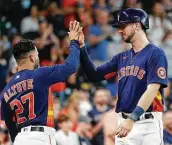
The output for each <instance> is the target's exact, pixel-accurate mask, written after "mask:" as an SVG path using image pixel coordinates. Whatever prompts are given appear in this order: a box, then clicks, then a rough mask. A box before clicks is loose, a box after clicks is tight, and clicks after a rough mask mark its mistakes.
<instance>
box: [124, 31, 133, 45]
mask: <svg viewBox="0 0 172 145" xmlns="http://www.w3.org/2000/svg"><path fill="white" fill-rule="evenodd" d="M134 35H135V31H133V33H131V35H130V36H128V38H127V39H126V40H124V41H125V42H126V43H131V39H132V38H133V36H134Z"/></svg>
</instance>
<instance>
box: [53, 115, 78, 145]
mask: <svg viewBox="0 0 172 145" xmlns="http://www.w3.org/2000/svg"><path fill="white" fill-rule="evenodd" d="M58 125H59V128H60V129H59V130H58V131H57V132H56V133H55V138H56V141H57V144H58V145H67V144H70V145H79V137H78V135H77V134H76V133H75V132H72V131H71V127H72V123H71V120H70V118H69V117H68V116H67V115H64V114H63V115H60V116H59V118H58Z"/></svg>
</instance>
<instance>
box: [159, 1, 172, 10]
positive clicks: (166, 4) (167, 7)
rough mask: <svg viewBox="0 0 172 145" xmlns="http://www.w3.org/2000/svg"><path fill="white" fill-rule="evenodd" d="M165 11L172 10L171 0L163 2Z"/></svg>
mask: <svg viewBox="0 0 172 145" xmlns="http://www.w3.org/2000/svg"><path fill="white" fill-rule="evenodd" d="M161 1H162V3H163V6H164V8H165V10H170V9H171V10H172V1H171V0H161Z"/></svg>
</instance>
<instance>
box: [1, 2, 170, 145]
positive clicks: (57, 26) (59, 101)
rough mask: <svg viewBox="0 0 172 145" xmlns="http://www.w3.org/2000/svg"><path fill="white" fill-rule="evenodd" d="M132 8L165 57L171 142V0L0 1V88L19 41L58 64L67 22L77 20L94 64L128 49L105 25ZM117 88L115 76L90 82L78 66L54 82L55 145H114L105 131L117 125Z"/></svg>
mask: <svg viewBox="0 0 172 145" xmlns="http://www.w3.org/2000/svg"><path fill="white" fill-rule="evenodd" d="M133 7H137V8H143V9H144V10H145V11H146V12H147V13H148V14H149V23H150V29H149V30H148V31H147V37H148V39H149V40H150V42H152V43H154V44H156V45H157V46H159V47H161V48H162V49H163V50H164V51H165V53H166V55H167V59H168V65H169V67H168V77H169V85H168V88H166V89H165V90H164V93H165V98H164V102H165V111H164V117H163V122H164V143H165V145H170V144H172V92H171V91H172V85H171V82H172V1H171V0H149V2H147V1H145V0H1V1H0V81H1V82H0V92H1V91H2V90H3V88H4V86H5V85H6V83H7V82H8V81H9V80H10V78H11V77H12V76H13V74H14V73H15V72H16V71H17V70H16V68H17V66H16V62H15V61H14V58H13V56H12V53H11V52H12V51H11V50H12V46H13V45H14V44H15V43H16V42H18V41H19V40H21V39H24V38H25V39H32V40H33V41H34V43H35V45H36V47H37V48H38V51H39V57H40V65H41V66H51V65H54V64H61V63H63V62H64V61H65V59H66V57H67V56H68V53H69V51H68V47H69V39H68V33H67V32H68V27H69V22H70V21H71V20H77V21H79V22H80V24H81V25H82V26H83V32H84V34H85V44H86V47H87V50H88V52H89V55H90V57H91V59H92V60H93V62H94V64H95V65H96V66H98V65H101V64H103V63H105V62H106V61H108V60H110V59H111V58H112V57H113V56H114V55H116V54H118V53H120V52H122V51H125V50H127V49H129V48H130V47H131V46H130V45H129V44H126V43H124V42H123V41H122V38H121V35H120V34H119V32H118V31H117V30H116V29H114V28H112V27H111V24H112V23H113V22H114V21H115V20H116V19H117V13H118V12H119V11H120V10H122V9H124V8H133ZM40 81H41V80H40ZM117 89H118V82H117V79H112V80H109V81H108V82H107V81H102V82H99V83H90V82H89V81H88V79H87V78H86V76H85V75H84V72H83V70H82V67H81V66H78V71H77V72H76V73H75V74H73V75H71V76H70V77H69V78H68V80H66V82H64V83H56V84H54V85H53V86H52V91H53V98H54V120H55V125H56V129H57V133H56V138H57V144H58V145H66V144H68V143H69V142H70V144H71V145H111V144H112V145H114V140H112V139H110V138H109V134H110V133H111V132H113V131H115V129H116V127H117V117H116V114H115V105H116V101H117V97H118V96H117ZM1 122H2V123H1ZM10 144H11V142H10V138H9V136H8V130H7V129H6V128H5V126H4V123H3V121H0V145H10Z"/></svg>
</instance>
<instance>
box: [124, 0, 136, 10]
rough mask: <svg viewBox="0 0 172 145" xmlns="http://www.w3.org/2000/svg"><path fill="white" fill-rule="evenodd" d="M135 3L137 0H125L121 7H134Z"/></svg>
mask: <svg viewBox="0 0 172 145" xmlns="http://www.w3.org/2000/svg"><path fill="white" fill-rule="evenodd" d="M136 4H137V0H125V2H124V6H123V9H126V8H135V7H136Z"/></svg>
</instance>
